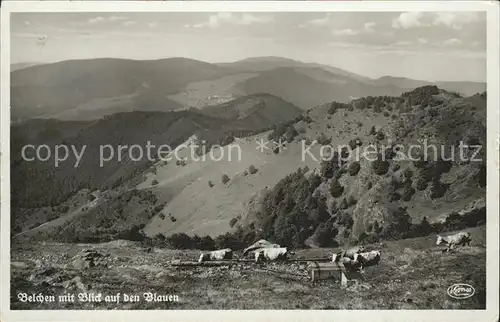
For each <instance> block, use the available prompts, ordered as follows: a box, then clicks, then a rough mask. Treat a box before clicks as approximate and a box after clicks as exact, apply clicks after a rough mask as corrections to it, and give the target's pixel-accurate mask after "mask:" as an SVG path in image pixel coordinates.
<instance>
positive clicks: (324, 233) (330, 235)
mask: <svg viewBox="0 0 500 322" xmlns="http://www.w3.org/2000/svg"><path fill="white" fill-rule="evenodd" d="M338 232H339V231H338V229H337V228H336V227H334V226H333V225H332V223H331V222H326V223H322V224H320V225H319V226H318V227H317V228H316V230H315V231H314V235H313V241H314V243H315V244H316V245H318V246H320V247H329V246H330V247H331V246H337V245H338V243H337V242H336V241H335V237H337V234H338Z"/></svg>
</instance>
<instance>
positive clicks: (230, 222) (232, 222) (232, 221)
mask: <svg viewBox="0 0 500 322" xmlns="http://www.w3.org/2000/svg"><path fill="white" fill-rule="evenodd" d="M237 222H238V218H236V217H234V218H233V219H231V220H230V221H229V227H231V228H233V227H234V225H236V223H237Z"/></svg>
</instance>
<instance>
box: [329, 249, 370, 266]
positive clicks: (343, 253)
mask: <svg viewBox="0 0 500 322" xmlns="http://www.w3.org/2000/svg"><path fill="white" fill-rule="evenodd" d="M364 250H365V248H364V247H363V246H356V247H351V248H349V249H347V250H344V251H340V252H338V253H336V254H333V256H332V262H338V261H339V260H340V259H341V258H345V257H346V258H349V259H352V260H353V259H354V255H356V254H359V253H361V252H362V251H364Z"/></svg>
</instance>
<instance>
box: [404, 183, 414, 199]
mask: <svg viewBox="0 0 500 322" xmlns="http://www.w3.org/2000/svg"><path fill="white" fill-rule="evenodd" d="M414 194H415V189H413V188H412V186H411V185H407V186H406V187H405V190H404V192H403V200H404V201H410V200H411V198H412V197H413V195H414Z"/></svg>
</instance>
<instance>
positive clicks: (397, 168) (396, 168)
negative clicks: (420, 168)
mask: <svg viewBox="0 0 500 322" xmlns="http://www.w3.org/2000/svg"><path fill="white" fill-rule="evenodd" d="M399 169H401V166H400V165H399V164H397V163H395V164H394V165H393V166H392V171H393V172H396V171H398V170H399Z"/></svg>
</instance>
